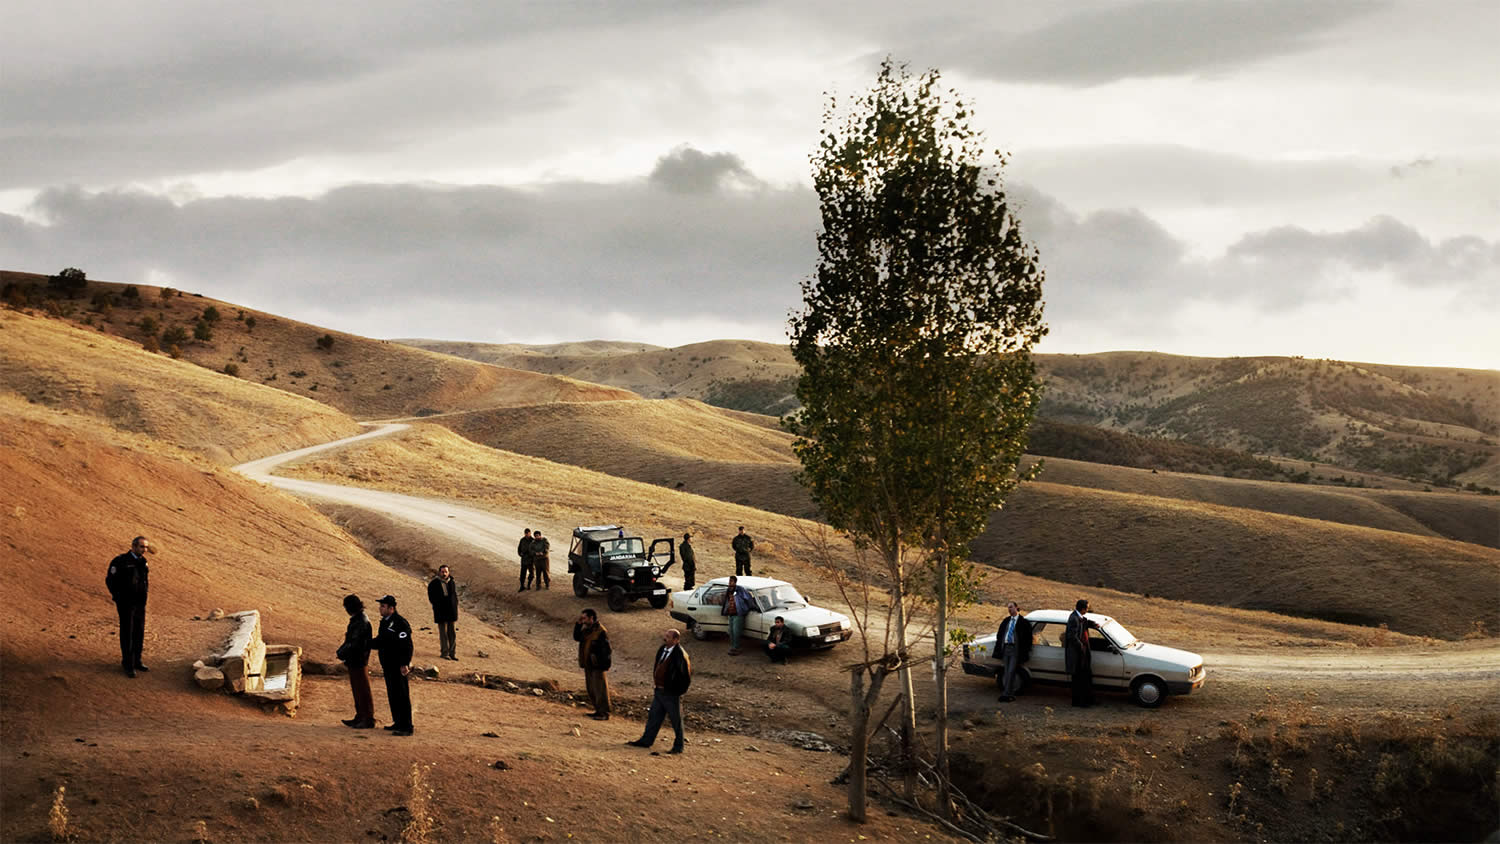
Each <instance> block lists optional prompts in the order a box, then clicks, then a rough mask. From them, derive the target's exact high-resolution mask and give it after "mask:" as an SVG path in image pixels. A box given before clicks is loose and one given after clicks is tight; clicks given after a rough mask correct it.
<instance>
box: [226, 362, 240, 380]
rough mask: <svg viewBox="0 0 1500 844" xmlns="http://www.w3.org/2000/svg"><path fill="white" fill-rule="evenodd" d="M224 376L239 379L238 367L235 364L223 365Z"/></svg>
mask: <svg viewBox="0 0 1500 844" xmlns="http://www.w3.org/2000/svg"><path fill="white" fill-rule="evenodd" d="M224 374H225V375H233V376H234V377H236V378H238V377H240V365H239V364H237V363H226V364H224Z"/></svg>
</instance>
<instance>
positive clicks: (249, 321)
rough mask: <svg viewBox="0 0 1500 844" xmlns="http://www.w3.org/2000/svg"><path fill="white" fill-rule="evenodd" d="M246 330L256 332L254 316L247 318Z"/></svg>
mask: <svg viewBox="0 0 1500 844" xmlns="http://www.w3.org/2000/svg"><path fill="white" fill-rule="evenodd" d="M245 330H246V331H254V330H255V317H253V316H247V317H245Z"/></svg>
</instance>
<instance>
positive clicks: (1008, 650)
mask: <svg viewBox="0 0 1500 844" xmlns="http://www.w3.org/2000/svg"><path fill="white" fill-rule="evenodd" d="M1005 608H1006V609H1007V610H1008V611H1009V612H1010V615H1009V616H1007V617H1006V618H1005V620H1004V621H1002V622H1000V629H999V630H997V631H996V632H995V650H996V651H998V652H999V654H1000V658H1001V659H1002V660H1004V662H1005V673H1004V674H1003V675H1001V679H1002V682H1001V684H1000V701H1001V702H1002V703H1009V702H1010V701H1013V700H1015V699H1016V695H1018V694H1020V693H1021V666H1022V665H1025V664H1026V661H1027V660H1028V659H1031V622H1029V621H1027V620H1026V616H1024V615H1021V608H1020V607H1019V606H1017V604H1016V602H1015V601H1011V602H1010V603H1008V604H1006V605H1005Z"/></svg>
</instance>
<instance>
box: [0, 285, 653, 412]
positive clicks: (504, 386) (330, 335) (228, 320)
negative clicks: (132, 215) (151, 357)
mask: <svg viewBox="0 0 1500 844" xmlns="http://www.w3.org/2000/svg"><path fill="white" fill-rule="evenodd" d="M0 283H3V284H4V287H5V299H6V300H7V301H9V302H11V303H12V304H13V305H14V304H16V303H17V302H22V303H29V304H28V305H26V307H29V308H31V309H34V310H36V311H37V312H39V313H46V314H49V315H52V316H55V317H58V318H60V319H65V320H67V321H69V322H72V323H74V324H77V325H80V326H84V327H88V328H91V329H94V330H97V331H100V332H102V333H107V334H111V335H115V336H119V337H121V338H124V339H126V340H129V341H131V342H133V343H136V344H137V345H141V344H146V345H152V346H156V347H159V348H160V349H161V350H162V352H161V353H162V355H163V356H166V355H168V354H169V353H170V351H171V349H172V348H173V347H174V346H175V347H176V349H177V354H179V355H180V356H181V358H182V359H183V360H187V361H191V362H192V363H196V364H198V365H199V366H202V367H205V368H208V369H212V370H215V371H220V372H232V373H234V374H235V375H236V377H239V378H242V379H245V380H246V381H252V382H256V383H261V384H265V385H267V386H270V387H274V388H276V389H278V390H282V391H285V392H288V393H291V394H293V395H299V396H305V397H308V398H312V399H316V400H318V401H320V402H323V403H324V404H327V405H330V406H332V407H334V408H337V409H339V410H341V411H343V412H345V413H348V414H349V415H351V416H354V417H357V418H360V419H377V418H390V417H397V416H412V415H421V414H427V413H437V412H446V411H452V410H470V409H474V408H481V407H495V406H498V405H507V404H528V403H538V402H548V401H595V400H599V399H621V398H630V397H632V394H631V393H629V392H627V391H624V390H619V389H614V388H610V387H604V386H600V385H598V384H585V383H582V382H579V381H575V380H572V379H569V378H561V377H556V376H549V375H543V374H539V373H536V372H531V371H522V370H517V369H505V368H502V367H497V366H492V365H488V364H481V363H476V362H474V361H470V360H464V359H461V358H454V357H450V356H447V355H440V354H437V353H435V352H427V351H422V350H418V349H414V348H412V347H410V346H405V345H402V344H400V343H393V342H390V341H386V340H372V339H369V338H365V337H360V336H358V335H354V334H344V333H341V332H335V331H327V330H325V329H323V328H319V327H317V326H313V325H308V324H306V323H302V322H297V321H295V320H289V319H286V318H284V317H280V316H276V315H275V314H268V313H264V312H261V311H255V310H250V309H247V308H241V307H238V306H236V305H234V304H232V303H229V302H221V301H217V300H214V299H208V298H204V297H201V296H197V295H194V294H189V293H183V292H181V291H175V290H171V289H170V288H167V289H163V288H157V287H148V286H139V287H137V286H134V285H120V284H109V283H104V282H97V281H90V282H87V286H86V287H85V288H84V289H83V290H81V291H78V292H77V296H76V298H68V297H67V296H62V295H55V294H49V292H48V287H47V284H48V278H47V277H46V276H39V275H34V274H30V273H14V272H0ZM129 290H134V291H135V295H133V296H131V295H127V291H129ZM205 315H208V316H209V317H212V318H211V319H205ZM200 325H205V326H206V327H207V338H208V339H198V338H199V337H202V336H203V333H202V332H201V331H200V329H199V326H200Z"/></svg>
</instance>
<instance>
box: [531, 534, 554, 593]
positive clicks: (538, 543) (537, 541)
mask: <svg viewBox="0 0 1500 844" xmlns="http://www.w3.org/2000/svg"><path fill="white" fill-rule="evenodd" d="M551 550H552V543H551V542H548V541H547V538H546V537H545V536H542V532H541V531H537V532H535V533H533V534H532V535H531V569H532V573H533V574H534V575H535V577H536V588H538V589H551V588H552V572H551V571H550V570H549V566H550V565H551V564H550V563H549V561H548V560H547V552H549V551H551ZM543 583H545V584H547V585H546V586H543V585H542V584H543Z"/></svg>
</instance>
